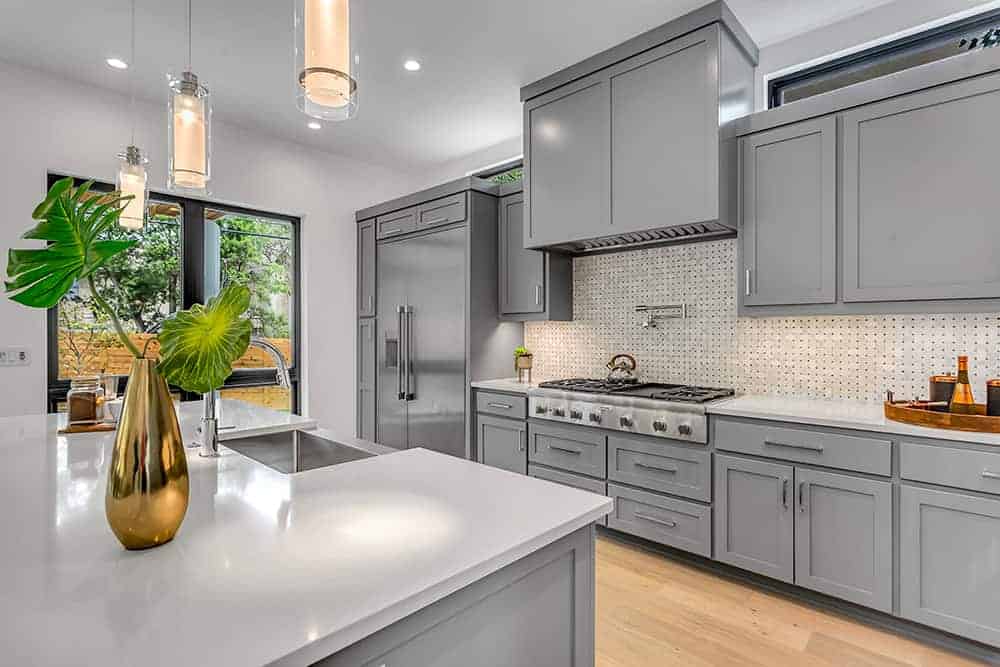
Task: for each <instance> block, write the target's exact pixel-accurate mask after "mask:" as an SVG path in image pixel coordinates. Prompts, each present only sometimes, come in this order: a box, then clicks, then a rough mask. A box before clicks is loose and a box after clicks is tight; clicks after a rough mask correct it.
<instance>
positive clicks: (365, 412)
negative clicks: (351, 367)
mask: <svg viewBox="0 0 1000 667" xmlns="http://www.w3.org/2000/svg"><path fill="white" fill-rule="evenodd" d="M375 374H376V373H375V320H374V319H371V318H369V319H362V320H359V321H358V428H357V432H358V437H359V438H361V439H362V440H371V441H372V442H374V441H375Z"/></svg>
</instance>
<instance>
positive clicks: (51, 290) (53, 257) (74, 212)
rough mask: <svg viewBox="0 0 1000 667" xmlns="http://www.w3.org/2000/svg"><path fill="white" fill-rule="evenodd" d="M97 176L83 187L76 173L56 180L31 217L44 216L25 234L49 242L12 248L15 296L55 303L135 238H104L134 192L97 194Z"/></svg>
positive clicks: (10, 283) (41, 304) (10, 285)
mask: <svg viewBox="0 0 1000 667" xmlns="http://www.w3.org/2000/svg"><path fill="white" fill-rule="evenodd" d="M91 185H93V182H92V181H87V182H86V183H84V184H82V185H81V186H80V187H78V188H74V187H73V179H72V178H64V179H61V180H59V181H56V182H55V183H54V184H53V185H52V187H51V188H50V189H49V192H48V195H46V197H45V200H44V201H43V202H42V203H41V204H39V205H38V206H37V208H35V210H34V212H33V213H32V214H31V217H32V218H33V219H34V220H37V221H38V224H36V225H35V226H34V227H33V228H31V229H30V230H28V231H27V232H26V233H25V234H24V236H22V238H24V239H33V240H38V241H48V245H47V246H46V247H44V248H35V249H23V250H16V249H12V250H10V251H8V254H7V280H6V281H5V282H4V286H5V287H6V291H7V294H8V295H9V296H10V298H11V299H13V300H14V301H17V302H18V303H20V304H23V305H25V306H31V307H33V308H51V307H52V306H54V305H56V304H57V303H59V300H60V299H62V298H63V296H65V295H66V293H67V292H68V291H69V290H70V288H71V287H72V286H73V284H74V283H75V282H76V281H78V280H83V279H87V278H89V277H90V276H91V274H92V273H94V271H95V270H96V269H98V268H99V267H101V266H102V265H103V264H105V263H106V262H107V261H108V260H109V259H111V258H112V257H114V256H115V255H117V254H118V253H120V252H124V251H125V250H128V249H129V248H130V247H132V245H133V244H134V243H135V242H134V241H114V240H98V239H99V238H100V236H101V234H103V233H104V232H105V231H107V230H108V229H109V228H110V227H111V226H112V225H115V224H117V222H118V218H119V216H121V214H122V211H123V210H124V207H125V204H126V203H128V201H129V200H130V199H131V196H128V197H122V196H121V195H120V194H119V193H117V192H115V193H111V194H109V195H105V196H97V195H96V193H91V192H90V186H91Z"/></svg>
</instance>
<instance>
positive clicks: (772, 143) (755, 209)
mask: <svg viewBox="0 0 1000 667" xmlns="http://www.w3.org/2000/svg"><path fill="white" fill-rule="evenodd" d="M836 134H837V121H836V118H834V117H830V118H820V119H818V120H813V121H808V122H805V123H798V124H795V125H790V126H787V127H780V128H778V129H775V130H770V131H768V132H761V133H759V134H754V135H751V136H749V137H746V138H745V139H744V140H743V141H742V143H741V154H740V183H741V190H742V192H741V197H742V202H741V209H740V210H741V212H742V213H741V217H742V220H741V225H742V227H741V230H740V235H741V237H742V244H743V245H742V258H743V266H742V271H741V274H740V275H739V276H738V281H739V282H738V285H739V287H740V289H741V290H742V292H743V303H744V305H747V306H764V305H781V304H797V303H834V302H835V301H836V300H837V267H836V262H837V201H836V198H837V144H836Z"/></svg>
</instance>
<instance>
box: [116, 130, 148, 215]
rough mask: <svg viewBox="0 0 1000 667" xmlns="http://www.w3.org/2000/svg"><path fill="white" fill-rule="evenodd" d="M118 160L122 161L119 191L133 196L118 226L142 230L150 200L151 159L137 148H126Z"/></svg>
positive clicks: (119, 168)
mask: <svg viewBox="0 0 1000 667" xmlns="http://www.w3.org/2000/svg"><path fill="white" fill-rule="evenodd" d="M118 158H119V159H120V160H121V162H120V163H119V165H118V191H119V192H120V193H122V195H125V196H128V195H131V196H132V200H131V201H129V202H128V203H127V204H125V210H123V211H122V214H121V216H120V217H119V218H118V224H119V225H121V226H122V227H124V228H125V229H133V230H135V229H142V227H143V225H145V224H146V202H147V201H148V200H149V183H148V179H147V178H146V165H147V164H149V159H148V158H147V157H146V156H145V155H143V154H142V151H140V150H139V149H138V148H137V147H135V146H129V147H128V148H126V149H125V152H124V153H119V154H118Z"/></svg>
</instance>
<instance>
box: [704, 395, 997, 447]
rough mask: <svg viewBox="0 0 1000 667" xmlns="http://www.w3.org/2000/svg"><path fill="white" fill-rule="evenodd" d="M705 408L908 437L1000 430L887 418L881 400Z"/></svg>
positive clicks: (743, 402)
mask: <svg viewBox="0 0 1000 667" xmlns="http://www.w3.org/2000/svg"><path fill="white" fill-rule="evenodd" d="M705 409H706V410H707V411H708V413H709V414H713V415H728V416H731V417H749V418H751V419H772V420H775V421H783V422H792V423H796V424H814V425H816V426H833V427H838V428H851V429H859V430H863V431H873V432H876V433H891V434H895V435H903V436H911V437H920V438H937V439H939V440H956V441H960V442H975V443H980V444H984V445H1000V434H996V433H972V432H969V431H952V430H948V429H940V428H926V427H923V426H912V425H910V424H903V423H901V422H895V421H892V420H890V419H886V418H885V414H884V413H883V409H882V404H881V403H864V402H861V401H840V400H832V399H818V398H817V399H813V398H796V397H788V396H755V395H746V396H737V397H735V398H730V399H726V400H723V401H713V402H711V403H709V404H707V405H706V406H705Z"/></svg>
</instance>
